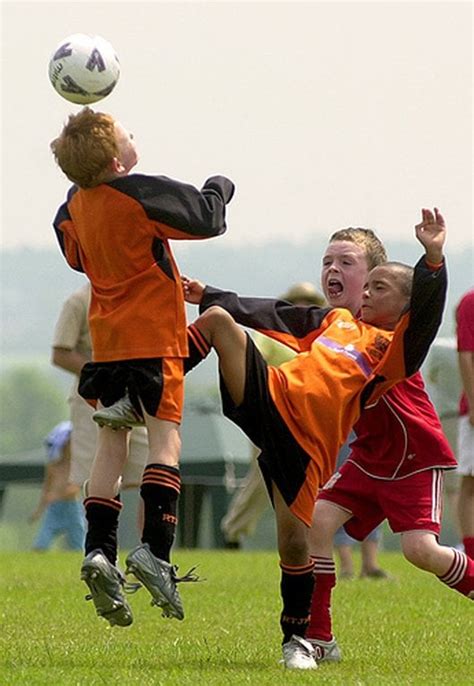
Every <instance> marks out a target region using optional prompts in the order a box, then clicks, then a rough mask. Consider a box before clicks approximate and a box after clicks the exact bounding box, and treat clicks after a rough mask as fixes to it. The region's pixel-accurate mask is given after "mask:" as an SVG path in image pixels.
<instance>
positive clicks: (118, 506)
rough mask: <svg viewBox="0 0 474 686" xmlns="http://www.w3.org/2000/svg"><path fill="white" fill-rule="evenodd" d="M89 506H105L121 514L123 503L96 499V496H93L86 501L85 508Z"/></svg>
mask: <svg viewBox="0 0 474 686" xmlns="http://www.w3.org/2000/svg"><path fill="white" fill-rule="evenodd" d="M88 505H105V506H106V507H110V508H111V509H112V510H117V512H120V510H121V509H122V503H121V502H120V501H119V500H109V499H108V498H95V497H94V496H91V497H90V498H86V499H85V500H84V507H87V506H88Z"/></svg>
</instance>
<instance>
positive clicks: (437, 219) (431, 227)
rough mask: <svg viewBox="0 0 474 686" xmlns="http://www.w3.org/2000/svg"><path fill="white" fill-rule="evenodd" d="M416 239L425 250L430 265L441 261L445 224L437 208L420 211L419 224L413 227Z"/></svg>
mask: <svg viewBox="0 0 474 686" xmlns="http://www.w3.org/2000/svg"><path fill="white" fill-rule="evenodd" d="M415 232H416V237H417V238H418V240H419V241H420V243H421V244H422V245H423V247H424V248H425V253H426V259H427V260H428V262H431V263H432V264H439V263H440V262H442V261H443V246H444V243H445V241H446V224H445V222H444V217H443V215H442V214H441V212H440V211H439V210H438V208H437V207H435V208H434V213H433V212H432V211H431V210H421V222H420V223H419V224H417V225H416V226H415Z"/></svg>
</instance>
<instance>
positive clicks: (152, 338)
mask: <svg viewBox="0 0 474 686" xmlns="http://www.w3.org/2000/svg"><path fill="white" fill-rule="evenodd" d="M233 190H234V186H233V184H232V182H231V181H229V180H228V179H226V178H225V177H222V176H214V177H211V178H210V179H208V181H206V183H205V184H204V186H203V188H202V190H198V189H196V188H194V187H193V186H190V185H187V184H183V183H180V182H178V181H173V180H172V179H168V178H166V177H164V176H145V175H143V174H130V175H128V176H124V177H121V178H117V179H114V180H113V181H110V182H108V183H103V184H100V185H99V186H97V187H95V188H89V189H79V188H77V187H73V188H72V189H71V190H70V192H69V194H68V198H67V201H66V203H64V204H63V205H62V206H61V207H60V209H59V210H58V213H57V215H56V218H55V220H54V228H55V230H56V234H57V236H58V240H59V243H60V246H61V250H62V252H63V254H64V256H65V258H66V260H67V262H68V264H69V265H70V266H71V267H72V268H73V269H76V270H78V271H82V272H85V274H87V276H88V278H89V280H90V282H91V287H92V293H91V304H90V309H89V325H90V332H91V339H92V351H93V360H94V361H96V362H110V361H117V360H127V359H146V358H157V357H186V356H187V355H188V345H187V334H186V315H185V307H184V298H183V292H182V287H181V281H180V275H179V271H178V268H177V266H176V263H175V261H174V258H173V255H172V252H171V248H170V245H169V240H170V239H178V240H183V239H186V240H192V239H203V238H210V237H212V236H218V235H220V234H222V233H224V231H225V230H226V224H225V206H226V203H228V202H229V201H230V199H231V197H232V194H233Z"/></svg>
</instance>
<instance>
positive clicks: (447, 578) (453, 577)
mask: <svg viewBox="0 0 474 686" xmlns="http://www.w3.org/2000/svg"><path fill="white" fill-rule="evenodd" d="M453 552H454V559H453V563H452V565H451V567H450V568H449V569H448V571H447V572H446V574H444V576H440V577H439V580H440V581H442V582H443V583H444V584H446V585H447V586H449V587H450V588H452V589H453V590H454V591H458V593H462V595H465V596H467V597H468V598H471V599H472V600H474V560H472V559H471V558H470V557H468V556H467V555H466V554H465V553H461V552H460V551H459V550H454V549H453Z"/></svg>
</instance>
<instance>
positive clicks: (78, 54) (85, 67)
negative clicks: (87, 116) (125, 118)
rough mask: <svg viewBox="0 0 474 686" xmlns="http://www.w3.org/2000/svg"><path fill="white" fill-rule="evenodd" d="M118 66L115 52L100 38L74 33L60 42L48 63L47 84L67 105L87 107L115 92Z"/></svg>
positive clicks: (118, 71) (118, 72)
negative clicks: (49, 83)
mask: <svg viewBox="0 0 474 686" xmlns="http://www.w3.org/2000/svg"><path fill="white" fill-rule="evenodd" d="M119 76H120V63H119V61H118V58H117V55H116V54H115V50H114V49H113V47H112V46H111V45H110V43H109V42H108V41H106V40H105V39H104V38H101V37H100V36H88V35H85V34H83V33H75V34H73V35H72V36H68V38H65V39H64V40H62V41H61V42H60V43H59V45H58V47H57V48H56V50H55V51H54V52H53V54H52V56H51V59H50V61H49V80H50V81H51V83H52V84H53V87H54V89H55V90H56V91H57V92H58V93H59V95H61V96H62V97H63V98H66V100H69V102H74V103H76V104H78V105H89V104H90V103H92V102H97V101H98V100H102V98H105V97H106V96H107V95H109V94H110V93H111V92H112V91H113V89H114V88H115V86H116V84H117V81H118V79H119Z"/></svg>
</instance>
